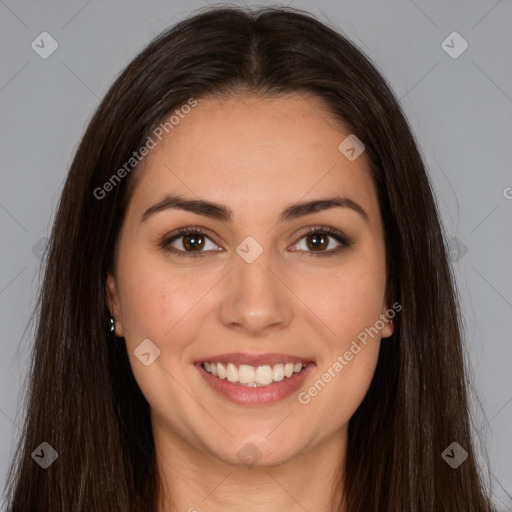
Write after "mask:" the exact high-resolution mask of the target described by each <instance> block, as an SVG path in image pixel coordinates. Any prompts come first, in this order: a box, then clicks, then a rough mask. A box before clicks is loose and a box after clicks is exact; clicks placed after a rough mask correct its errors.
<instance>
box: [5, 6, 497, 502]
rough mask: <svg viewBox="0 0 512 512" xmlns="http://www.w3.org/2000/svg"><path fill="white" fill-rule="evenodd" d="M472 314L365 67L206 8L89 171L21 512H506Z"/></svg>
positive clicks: (79, 164)
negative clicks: (480, 465) (469, 388)
mask: <svg viewBox="0 0 512 512" xmlns="http://www.w3.org/2000/svg"><path fill="white" fill-rule="evenodd" d="M455 297H456V293H455V285H454V283H453V279H452V276H451V273H450V268H449V265H448V263H447V252H446V247H445V242H444V238H443V233H442V228H441V225H440V221H439V216H438V213H437V209H436V205H435V201H434V198H433V195H432V191H431V188H430V183H429V180H428V177H427V175H426V172H425V168H424V164H423V162H422V159H421V157H420V154H419V152H418V149H417V147H416V144H415V142H414V138H413V136H412V134H411V131H410V129H409V127H408V124H407V122H406V120H405V118H404V116H403V114H402V112H401V110H400V107H399V105H398V103H397V101H396V99H395V98H394V97H393V94H392V93H391V91H390V89H389V87H388V86H387V85H386V82H385V80H384V79H383V78H382V76H381V75H380V74H379V73H378V71H377V70H376V69H375V67H374V66H373V65H372V64H371V63H370V62H369V60H368V59H367V58H366V57H365V56H364V55H363V54H362V53H361V52H360V51H359V50H358V49H356V48H355V47H354V46H353V45H352V44H351V43H350V42H349V41H347V40H346V39H345V38H344V37H342V36H341V35H340V34H338V33H336V32H335V31H334V30H333V29H331V28H329V27H327V26H325V25H324V24H321V23H320V22H319V21H317V20H315V19H314V18H312V17H311V16H310V15H308V14H307V13H304V12H302V11H298V10H293V9H288V8H265V9H261V10H259V11H256V12H250V11H246V10H242V9H239V8H227V7H223V8H211V9H207V10H204V11H202V12H199V13H195V14H194V16H192V17H190V18H189V19H186V20H184V21H182V22H181V23H179V24H178V25H177V26H175V27H174V28H172V29H170V30H168V31H166V32H164V33H163V34H162V35H160V36H159V37H158V38H157V39H155V40H154V41H153V42H152V43H151V44H150V45H149V46H148V47H147V48H146V49H145V50H144V51H143V52H142V53H141V54H140V55H139V56H137V57H136V58H135V59H134V60H133V62H131V63H130V65H129V66H128V67H127V68H126V69H125V71H124V72H123V73H122V74H121V75H120V76H119V77H118V79H117V80H116V82H115V83H114V85H113V86H112V87H111V89H110V90H109V92H108V93H107V95H106V97H105V99H104V100H103V102H102V103H101V105H100V106H99V108H98V110H97V111H96V113H95V115H94V117H93V119H92V120H91V122H90V124H89V127H88V129H87V131H86V133H85V135H84V136H83V139H82V141H81V144H80V146H79V148H78V150H77V153H76V156H75V159H74V161H73V163H72V166H71V169H70V171H69V175H68V178H67V181H66V184H65V187H64V190H63V193H62V198H61V201H60V205H59V210H58V213H57V216H56V219H55V224H54V229H53V233H52V237H51V245H50V248H49V253H48V258H47V261H46V275H45V280H44V284H43V288H42V291H41V296H40V312H39V323H38V331H37V336H36V344H35V351H34V356H33V370H32V373H31V381H30V382H31V384H30V396H29V398H28V410H27V418H26V423H25V431H24V436H23V438H22V439H21V440H20V448H19V450H18V452H17V453H18V458H17V460H16V461H13V466H12V468H11V473H10V480H9V503H10V504H11V506H12V509H13V510H14V511H22V510H41V511H42V510H51V511H52V512H64V511H66V512H68V511H70V510H73V511H158V512H160V511H164V510H166V511H167V510H172V511H178V510H189V511H194V510H199V511H200V510H212V511H213V510H215V511H216V510H222V511H226V510H239V509H240V507H241V506H243V507H244V510H251V511H260V510H266V511H268V510H330V511H339V512H356V511H361V512H362V511H364V512H370V511H374V512H377V511H384V510H385V511H388V512H391V511H396V512H398V511H400V512H403V511H406V510H407V511H420V510H425V511H440V510H443V511H449V512H462V511H463V512H477V511H478V512H483V511H490V510H491V504H490V500H489V498H488V497H486V495H485V493H484V490H483V485H482V483H481V480H480V478H479V474H478V469H477V463H476V460H475V452H474V449H473V446H472V442H471V437H470V420H469V416H468V399H467V395H466V377H465V372H464V365H463V355H462V354H463V350H462V340H461V334H460V325H459V323H460V321H459V318H458V309H457V304H456V300H455ZM45 443H46V444H45ZM35 462H37V464H36V463H35Z"/></svg>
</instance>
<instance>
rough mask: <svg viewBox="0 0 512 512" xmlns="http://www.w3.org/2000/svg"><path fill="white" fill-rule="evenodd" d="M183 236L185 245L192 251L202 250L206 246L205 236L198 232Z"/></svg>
mask: <svg viewBox="0 0 512 512" xmlns="http://www.w3.org/2000/svg"><path fill="white" fill-rule="evenodd" d="M182 238H183V242H182V243H183V247H185V249H186V250H191V251H201V249H202V248H203V247H204V237H203V235H200V234H198V233H192V234H190V235H185V236H183V237H182Z"/></svg>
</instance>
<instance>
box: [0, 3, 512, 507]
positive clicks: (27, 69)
mask: <svg viewBox="0 0 512 512" xmlns="http://www.w3.org/2000/svg"><path fill="white" fill-rule="evenodd" d="M269 3H270V2H269ZM204 5H206V4H205V3H202V2H188V1H187V2H176V1H170V0H158V1H157V0H154V1H149V2H135V1H120V0H119V1H113V0H110V1H103V2H100V1H99V0H91V1H89V2H87V1H84V0H73V1H64V0H60V1H57V0H54V1H41V2H39V1H35V0H34V1H31V2H30V1H15V0H0V51H1V56H2V66H1V68H0V111H1V116H2V117H1V120H2V122H1V128H0V129H1V133H0V144H1V156H0V162H1V182H0V183H1V188H0V230H1V231H0V233H1V242H0V243H1V247H2V249H1V259H0V319H1V326H2V334H1V336H2V337H1V342H2V344H1V356H2V357H1V358H0V379H1V380H0V433H1V434H2V435H0V457H1V460H0V479H1V482H2V488H3V482H4V481H5V476H6V471H7V466H8V461H9V460H10V459H11V458H12V456H13V450H14V440H15V438H16V437H17V435H18V434H19V432H20V426H21V425H22V422H23V418H22V416H21V413H22V409H21V406H22V404H21V402H20V395H19V394H20V391H21V390H22V386H23V383H24V377H25V374H26V371H27V368H28V362H29V354H30V350H31V347H32V342H33V332H32V331H31V330H27V331H26V332H24V330H25V327H26V326H27V323H28V320H29V316H30V313H31V312H32V308H33V307H34V304H35V297H36V292H37V288H38V279H39V278H38V271H39V265H40V256H38V254H39V253H40V250H39V249H40V247H41V245H42V244H44V237H48V236H49V231H50V227H51V222H52V220H53V216H54V213H55V208H56V204H57V200H58V197H59V194H60V192H61V189H62V185H63V181H64V179H65V177H66V173H67V170H68V167H69V165H70V163H71V159H72V156H73V153H74V151H75V149H76V147H77V144H78V142H79V140H80V137H81V135H82V133H83V131H84V128H85V126H86V124H87V122H88V120H89V119H90V117H91V115H92V112H93V110H94V109H95V108H96V106H97V105H98V103H99V100H100V98H101V97H103V95H104V94H105V93H106V92H107V89H108V87H109V86H110V84H111V83H112V81H113V80H114V78H115V77H116V75H117V74H118V73H119V72H120V71H121V70H122V69H123V68H124V67H125V66H126V65H127V64H128V62H129V61H130V60H131V59H132V58H133V57H134V56H135V55H136V54H137V53H138V52H139V51H140V50H141V49H142V48H143V47H144V45H145V44H146V43H147V42H149V40H150V39H151V38H153V37H154V36H156V35H157V34H158V33H159V32H160V31H161V30H163V29H164V28H166V27H168V26H169V25H171V24H174V23H175V22H177V21H179V20H181V19H183V18H184V17H186V16H187V15H188V14H189V13H190V12H191V11H192V10H193V9H195V8H197V7H201V6H204ZM245 5H251V6H256V5H266V3H265V2H263V3H262V2H258V4H256V3H255V2H252V1H249V2H247V3H246V4H245ZM288 5H292V6H294V7H298V8H302V9H306V10H308V11H310V12H311V13H313V14H315V15H317V16H318V17H319V18H320V20H322V21H328V22H330V23H331V24H333V25H334V26H335V27H337V28H338V29H340V30H341V31H342V32H343V33H345V35H347V36H348V37H349V38H350V39H351V40H353V41H354V42H355V43H356V44H357V45H358V46H359V47H360V48H361V49H362V50H363V51H364V52H366V53H367V55H369V56H370V58H371V59H372V60H373V61H374V63H375V64H376V65H377V66H378V67H379V68H380V70H381V71H382V73H383V74H384V75H385V77H386V78H387V79H388V80H389V82H390V84H391V86H392V88H393V90H394V91H395V94H396V95H397V97H398V98H399V99H400V102H401V105H402V107H403V108H404V111H405V113H406V115H407V117H408V119H409V121H410V124H411V126H412V129H413V131H414V133H415V135H416V138H417V141H418V143H419V145H420V149H421V151H422V154H423V156H424V158H425V161H426V163H427V166H428V170H429V173H430V176H431V179H432V182H433V185H434V189H435V193H436V194H437V200H438V204H439V208H440V210H441V215H442V219H443V223H444V225H445V228H446V231H447V233H448V235H449V238H450V239H451V243H452V246H453V248H454V251H453V261H452V265H453V268H454V271H455V274H456V277H457V280H458V286H459V289H460V293H461V299H462V310H463V316H464V319H465V322H466V334H467V339H468V360H469V362H470V371H471V375H472V377H473V381H474V387H475V390H476V395H475V396H474V398H473V403H474V415H475V430H476V431H477V432H479V434H480V437H481V438H482V441H483V446H482V453H485V452H487V455H488V457H489V460H490V466H491V471H492V473H493V475H494V476H493V477H492V480H493V482H494V483H493V485H494V487H495V493H496V500H497V503H498V504H499V508H500V510H512V500H511V498H510V497H507V496H506V493H505V490H507V491H508V493H509V494H510V493H511V490H512V442H511V440H510V437H509V435H510V432H511V428H510V426H511V424H512V403H511V402H512V386H511V377H510V360H511V356H512V344H511V343H510V341H511V336H510V332H511V330H512V314H511V313H512V272H511V271H510V264H511V262H512V237H511V231H512V229H511V226H512V223H511V218H512V172H511V165H510V164H511V161H512V149H511V148H512V144H511V142H512V138H511V135H512V130H511V124H512V116H511V113H512V59H511V56H512V51H511V45H512V29H511V28H512V2H511V0H500V1H496V0H482V1H476V0H473V1H462V0H457V1H450V2H449V3H448V2H446V1H442V0H438V1H429V2H427V1H420V0H414V1H412V0H393V1H387V2H382V1H380V2H379V1H377V0H374V1H370V0H364V1H357V0H350V1H338V2H334V1H327V0H316V1H314V2H309V3H308V2H301V1H299V0H295V1H293V2H291V3H289V4H288ZM43 31H47V32H49V33H50V34H51V36H52V37H53V38H54V39H55V40H56V41H57V42H58V48H57V50H56V51H55V52H54V53H53V54H52V55H51V56H49V57H48V58H47V59H43V58H41V57H40V56H39V55H38V54H37V53H36V52H35V51H34V50H33V49H32V47H31V43H32V41H34V40H36V38H37V37H38V36H39V34H41V32H43ZM453 31H457V32H458V33H460V35H461V36H462V37H463V38H464V39H465V40H466V41H467V43H468V44H469V47H468V48H467V50H466V51H465V52H464V53H462V54H461V55H460V56H459V57H458V58H452V57H451V56H450V55H448V53H447V52H446V51H445V50H444V49H443V47H442V42H443V41H444V40H445V39H446V38H447V36H448V35H449V34H451V33H452V32H453ZM448 41H449V42H447V44H449V45H451V46H454V49H452V51H455V50H458V49H460V48H461V46H460V42H459V41H456V40H455V41H454V42H453V43H451V42H450V39H448ZM41 239H43V242H41ZM34 448H35V447H34Z"/></svg>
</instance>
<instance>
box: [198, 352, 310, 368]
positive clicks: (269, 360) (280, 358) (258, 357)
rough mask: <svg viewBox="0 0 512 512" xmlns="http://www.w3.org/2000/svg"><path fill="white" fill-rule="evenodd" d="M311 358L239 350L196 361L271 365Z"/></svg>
mask: <svg viewBox="0 0 512 512" xmlns="http://www.w3.org/2000/svg"><path fill="white" fill-rule="evenodd" d="M310 361H311V360H310V359H308V358H307V357H297V356H292V355H290V354H276V353H272V354H243V353H240V352H236V353H231V354H218V355H215V356H205V357H203V358H201V359H198V360H197V361H196V364H199V363H234V364H237V365H240V364H247V365H249V366H260V365H265V364H268V365H271V364H279V363H283V364H284V363H308V362H310Z"/></svg>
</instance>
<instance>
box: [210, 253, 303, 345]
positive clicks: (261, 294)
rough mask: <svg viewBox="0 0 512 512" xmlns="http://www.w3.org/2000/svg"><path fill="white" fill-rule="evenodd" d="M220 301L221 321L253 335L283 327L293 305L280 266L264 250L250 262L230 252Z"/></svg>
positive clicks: (231, 327) (292, 309)
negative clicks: (231, 262)
mask: <svg viewBox="0 0 512 512" xmlns="http://www.w3.org/2000/svg"><path fill="white" fill-rule="evenodd" d="M221 302H222V303H221V306H220V310H219V316H220V321H221V322H222V324H223V325H224V326H225V327H227V328H229V329H234V330H237V331H239V332H244V333H245V334H246V335H248V336H254V337H255V336H265V335H267V334H270V333H272V332H275V331H279V330H282V329H284V328H285V327H286V326H287V325H289V324H290V321H291V319H292V317H293V311H294V308H295V307H296V304H295V302H294V300H293V293H292V292H291V291H290V290H289V289H288V287H287V286H286V276H285V275H284V270H283V267H282V266H280V265H279V262H278V261H277V260H276V259H274V260H272V258H271V255H270V251H266V250H264V251H263V252H262V253H261V255H260V256H259V257H258V258H257V259H256V260H255V261H253V262H252V263H249V262H247V261H245V260H244V259H243V258H242V257H240V256H239V255H238V254H234V255H233V268H232V270H231V272H229V273H228V275H227V276H226V279H225V282H224V287H223V296H222V301H221Z"/></svg>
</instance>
